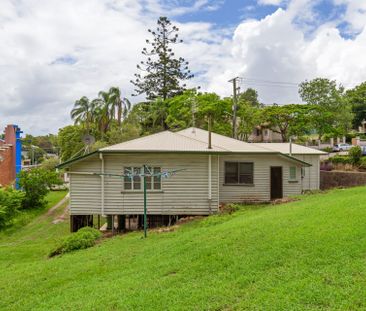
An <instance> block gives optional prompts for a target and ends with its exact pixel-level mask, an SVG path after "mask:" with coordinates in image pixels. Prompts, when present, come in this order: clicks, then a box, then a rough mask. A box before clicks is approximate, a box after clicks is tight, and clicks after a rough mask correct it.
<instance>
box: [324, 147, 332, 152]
mask: <svg viewBox="0 0 366 311" xmlns="http://www.w3.org/2000/svg"><path fill="white" fill-rule="evenodd" d="M323 151H324V152H328V153H330V152H332V151H333V148H332V147H325V148H323Z"/></svg>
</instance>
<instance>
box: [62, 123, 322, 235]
mask: <svg viewBox="0 0 366 311" xmlns="http://www.w3.org/2000/svg"><path fill="white" fill-rule="evenodd" d="M209 136H210V134H209V132H207V131H205V130H201V129H197V128H188V129H185V130H183V131H180V132H170V131H164V132H161V133H158V134H153V135H149V136H145V137H141V138H137V139H134V140H131V141H127V142H123V143H120V144H116V145H113V146H110V147H106V148H102V149H99V150H98V151H95V152H93V153H90V154H87V155H84V156H82V157H78V158H75V159H71V160H69V161H67V162H64V163H63V164H61V165H60V166H59V167H60V168H65V169H66V170H67V171H68V174H69V176H70V215H71V220H72V222H71V223H72V224H73V223H75V222H80V221H81V222H83V220H82V217H88V218H87V219H90V216H91V215H119V216H121V217H123V220H122V221H123V222H124V224H126V223H127V218H128V219H129V220H128V221H130V219H131V217H132V219H134V220H136V219H137V222H138V223H140V224H141V221H142V217H140V216H141V215H142V214H143V191H142V180H141V177H139V176H137V177H134V178H130V177H120V178H118V177H110V176H108V175H103V174H116V175H118V174H120V175H121V174H123V173H124V172H126V171H134V172H140V171H141V168H142V167H143V165H147V166H149V167H150V168H151V170H153V171H154V172H164V171H167V170H179V169H182V171H178V172H177V173H176V174H175V175H173V176H171V177H170V178H158V177H151V179H149V181H148V184H147V188H148V192H147V202H148V204H147V206H148V217H149V218H148V221H149V225H151V223H152V222H154V221H155V220H156V219H157V218H159V217H160V218H161V219H167V218H166V217H169V221H170V217H171V216H179V217H180V216H183V215H209V214H212V213H216V212H217V211H218V210H219V205H220V204H222V203H231V202H266V201H270V200H273V199H278V198H282V197H288V196H291V195H298V194H301V193H302V192H303V191H304V190H309V189H319V157H320V155H321V154H323V152H321V151H318V150H314V149H311V148H307V147H303V146H298V145H295V144H292V151H291V152H290V149H289V148H290V146H289V144H271V143H268V144H255V143H247V142H243V141H239V140H235V139H232V138H229V137H226V136H222V135H218V134H215V133H212V134H211V148H209ZM126 217H127V218H126ZM164 217H165V218H164ZM80 219H81V220H80ZM139 219H140V220H139ZM154 219H155V220H154ZM88 221H90V220H88ZM84 223H85V222H84ZM72 226H73V225H72ZM76 227H77V226H76ZM72 228H73V229H72V230H77V228H76V229H75V226H73V227H72Z"/></svg>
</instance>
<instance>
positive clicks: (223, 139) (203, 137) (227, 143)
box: [176, 127, 273, 153]
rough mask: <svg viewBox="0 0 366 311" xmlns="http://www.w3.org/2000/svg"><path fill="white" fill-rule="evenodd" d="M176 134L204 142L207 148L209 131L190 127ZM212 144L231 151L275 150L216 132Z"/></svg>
mask: <svg viewBox="0 0 366 311" xmlns="http://www.w3.org/2000/svg"><path fill="white" fill-rule="evenodd" d="M176 134H179V135H181V136H184V137H189V138H191V139H194V140H197V141H200V142H203V143H205V145H206V148H207V143H208V131H205V130H202V129H198V128H193V127H190V128H188V129H185V130H182V131H179V132H177V133H176ZM211 144H212V147H213V148H224V149H225V150H227V151H229V152H248V153H273V150H269V149H267V148H263V147H261V146H259V145H255V144H250V143H247V142H244V141H241V140H237V139H234V138H231V137H227V136H224V135H219V134H216V133H211Z"/></svg>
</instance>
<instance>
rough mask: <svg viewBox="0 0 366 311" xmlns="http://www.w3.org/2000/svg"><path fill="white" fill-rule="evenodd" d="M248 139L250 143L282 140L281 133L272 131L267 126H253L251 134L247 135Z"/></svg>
mask: <svg viewBox="0 0 366 311" xmlns="http://www.w3.org/2000/svg"><path fill="white" fill-rule="evenodd" d="M258 134H259V135H258ZM248 141H249V142H252V143H271V142H282V137H281V134H279V133H276V132H273V131H272V130H271V129H269V128H262V129H256V128H255V129H254V130H253V132H252V134H250V135H249V137H248Z"/></svg>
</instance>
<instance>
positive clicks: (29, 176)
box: [18, 168, 62, 209]
mask: <svg viewBox="0 0 366 311" xmlns="http://www.w3.org/2000/svg"><path fill="white" fill-rule="evenodd" d="M18 176H19V185H20V187H21V188H22V190H23V191H24V192H25V197H24V200H23V204H22V208H23V209H29V208H42V207H44V206H45V205H46V203H47V202H46V201H45V196H46V195H47V193H48V192H49V191H50V189H51V187H52V186H53V185H60V184H62V180H61V179H60V177H59V176H58V174H57V173H56V172H55V171H49V170H46V169H44V168H35V169H31V170H29V171H25V170H23V171H21V172H20V173H19V175H18Z"/></svg>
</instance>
